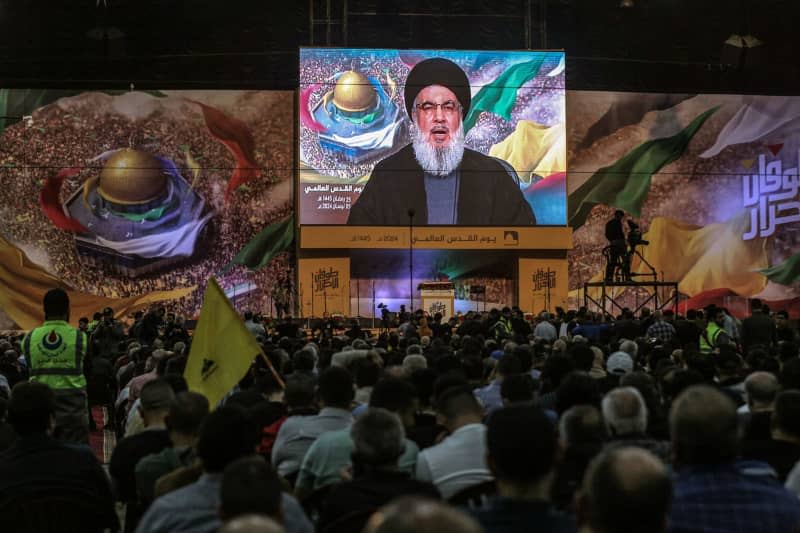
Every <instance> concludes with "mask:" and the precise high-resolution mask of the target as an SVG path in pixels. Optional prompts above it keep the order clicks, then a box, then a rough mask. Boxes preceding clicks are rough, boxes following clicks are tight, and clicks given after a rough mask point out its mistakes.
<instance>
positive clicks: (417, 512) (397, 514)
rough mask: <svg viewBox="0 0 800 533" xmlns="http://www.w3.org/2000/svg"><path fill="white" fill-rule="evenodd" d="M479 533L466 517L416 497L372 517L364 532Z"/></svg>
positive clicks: (404, 500) (453, 510) (401, 499)
mask: <svg viewBox="0 0 800 533" xmlns="http://www.w3.org/2000/svg"><path fill="white" fill-rule="evenodd" d="M451 531H452V532H456V531H458V533H483V529H482V528H481V527H480V525H478V523H477V522H476V521H475V520H474V519H472V518H471V517H470V516H469V515H467V514H465V513H463V512H461V511H458V510H456V509H454V508H453V507H450V506H447V505H444V504H441V503H437V502H436V501H432V500H423V499H420V498H400V499H398V500H397V501H394V502H392V503H390V504H389V505H386V506H384V507H382V508H381V509H380V510H379V511H378V512H376V513H375V514H373V515H372V517H371V518H370V519H369V521H368V522H367V525H366V527H365V528H364V533H444V532H451Z"/></svg>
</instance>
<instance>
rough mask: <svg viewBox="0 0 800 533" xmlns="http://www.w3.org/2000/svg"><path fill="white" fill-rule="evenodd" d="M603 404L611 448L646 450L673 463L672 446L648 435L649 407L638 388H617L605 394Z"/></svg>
mask: <svg viewBox="0 0 800 533" xmlns="http://www.w3.org/2000/svg"><path fill="white" fill-rule="evenodd" d="M602 405H603V419H604V420H605V422H606V427H607V428H608V434H609V436H610V439H609V443H608V446H611V447H619V446H635V447H638V448H644V449H645V450H647V451H649V452H651V453H653V454H654V455H655V456H656V457H658V458H659V459H661V460H662V461H665V462H668V461H669V460H670V448H669V443H668V442H661V441H658V440H656V439H653V438H651V437H650V436H648V435H647V414H648V413H647V404H645V401H644V398H642V395H641V393H639V391H638V390H637V389H635V388H633V387H619V388H616V389H614V390H612V391H611V392H609V393H608V394H606V395H605V397H604V398H603V403H602Z"/></svg>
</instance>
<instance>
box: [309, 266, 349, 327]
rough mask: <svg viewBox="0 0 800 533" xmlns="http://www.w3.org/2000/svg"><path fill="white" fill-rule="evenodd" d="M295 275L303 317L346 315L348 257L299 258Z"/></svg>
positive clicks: (347, 307) (347, 303)
mask: <svg viewBox="0 0 800 533" xmlns="http://www.w3.org/2000/svg"><path fill="white" fill-rule="evenodd" d="M297 279H298V281H299V285H298V286H299V294H298V296H299V298H300V303H301V310H302V314H303V316H304V317H310V316H331V315H342V316H350V258H348V257H330V258H321V259H316V258H315V259H300V260H299V261H298V275H297Z"/></svg>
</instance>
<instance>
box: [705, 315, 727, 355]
mask: <svg viewBox="0 0 800 533" xmlns="http://www.w3.org/2000/svg"><path fill="white" fill-rule="evenodd" d="M722 331H723V330H722V328H721V327H719V326H718V325H717V324H716V322H709V323H708V326H707V327H706V329H705V330H703V332H702V333H701V334H700V353H703V354H710V353H711V350H713V349H714V346H716V344H717V337H719V334H720V333H722ZM706 339H708V341H706ZM709 342H710V343H711V344H709Z"/></svg>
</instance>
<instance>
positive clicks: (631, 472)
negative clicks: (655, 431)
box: [578, 447, 672, 533]
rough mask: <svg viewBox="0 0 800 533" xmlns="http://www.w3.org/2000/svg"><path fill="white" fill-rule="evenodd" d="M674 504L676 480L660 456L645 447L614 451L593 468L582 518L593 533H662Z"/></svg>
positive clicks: (586, 485) (589, 472) (583, 496)
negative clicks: (644, 448)
mask: <svg viewBox="0 0 800 533" xmlns="http://www.w3.org/2000/svg"><path fill="white" fill-rule="evenodd" d="M671 501H672V480H671V478H670V476H669V473H668V471H667V469H666V467H665V466H664V464H663V463H662V462H661V461H660V460H659V459H658V458H657V457H656V456H654V455H653V454H651V453H650V452H648V451H646V450H643V449H641V448H634V447H621V448H614V449H611V450H608V451H605V452H603V453H601V454H600V455H598V456H597V457H596V458H595V459H594V461H592V463H591V464H590V465H589V469H588V470H587V471H586V476H585V477H584V482H583V491H582V493H581V495H580V497H579V499H578V518H579V521H580V522H581V523H582V525H583V526H584V527H586V526H588V529H589V530H590V531H591V532H592V533H661V532H663V531H666V529H667V514H668V513H669V507H670V503H671Z"/></svg>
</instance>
